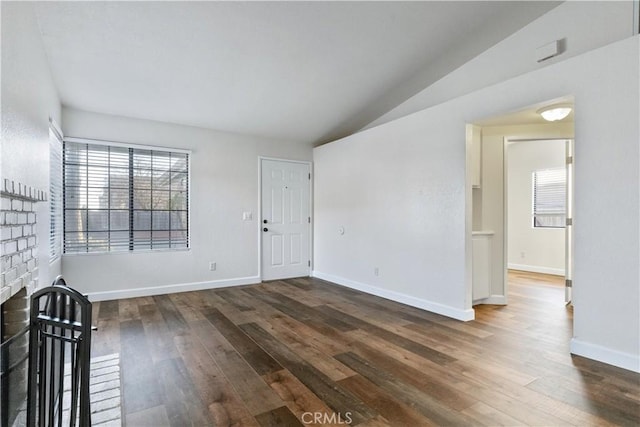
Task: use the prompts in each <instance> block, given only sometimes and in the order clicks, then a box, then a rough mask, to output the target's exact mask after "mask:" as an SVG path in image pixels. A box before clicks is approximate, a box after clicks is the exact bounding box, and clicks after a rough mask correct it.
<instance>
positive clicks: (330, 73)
mask: <svg viewBox="0 0 640 427" xmlns="http://www.w3.org/2000/svg"><path fill="white" fill-rule="evenodd" d="M557 4H558V2H544V1H543V2H535V1H534V2H529V1H515V2H493V1H470V2H463V1H453V2H447V1H442V2H437V1H426V2H339V1H338V2H320V1H317V2H41V3H38V5H37V13H38V20H39V24H40V29H41V33H42V37H43V41H44V46H45V50H46V52H47V55H48V58H49V62H50V65H51V71H52V74H53V78H54V82H55V84H56V86H57V88H58V91H59V94H60V98H61V101H62V103H63V105H66V106H69V107H73V108H78V109H83V110H88V111H94V112H99V113H105V114H116V115H122V116H128V117H135V118H143V119H150V120H157V121H163V122H170V123H178V124H185V125H192V126H200V127H205V128H211V129H217V130H223V131H229V132H237V133H243V134H250V135H259V136H264V137H270V138H277V139H282V140H287V141H299V142H301V143H308V144H315V145H317V144H320V143H323V142H327V141H330V140H333V139H336V138H338V137H342V136H345V135H348V134H350V133H353V132H355V131H357V130H359V129H361V128H362V127H363V126H365V125H366V124H368V123H370V122H371V121H373V120H375V119H376V118H378V117H379V116H381V115H382V114H384V113H386V112H387V111H389V110H390V109H392V108H393V107H395V106H397V105H399V104H400V103H402V102H403V101H404V100H406V99H408V98H409V97H410V96H412V95H413V94H415V93H417V92H418V91H420V90H421V89H423V88H425V87H427V86H428V85H430V84H431V83H433V82H435V81H436V80H438V79H439V78H440V77H442V76H444V75H446V74H447V73H448V72H450V71H452V70H453V69H455V68H457V67H459V66H460V65H462V64H463V63H464V62H466V61H468V60H470V59H471V58H473V57H475V56H476V55H478V54H479V53H481V52H483V51H484V50H486V49H487V48H489V47H491V46H492V45H494V44H495V43H497V42H498V41H500V40H502V39H504V38H505V37H507V36H508V35H510V34H512V33H513V32H515V31H516V30H518V29H519V28H522V27H523V26H525V25H526V24H527V23H529V22H531V21H532V20H534V19H535V18H537V17H539V16H540V15H542V14H543V13H545V12H546V11H548V10H550V9H551V8H553V7H555V6H557Z"/></svg>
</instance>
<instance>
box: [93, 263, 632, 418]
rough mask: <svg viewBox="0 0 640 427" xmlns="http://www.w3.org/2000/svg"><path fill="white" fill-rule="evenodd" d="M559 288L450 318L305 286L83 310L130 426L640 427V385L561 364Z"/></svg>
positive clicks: (524, 284) (567, 324)
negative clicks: (114, 374)
mask: <svg viewBox="0 0 640 427" xmlns="http://www.w3.org/2000/svg"><path fill="white" fill-rule="evenodd" d="M563 295H564V289H563V288H562V281H561V280H560V279H556V278H553V276H542V275H535V274H528V273H522V272H511V274H510V293H509V305H508V306H506V307H500V306H478V307H476V320H475V321H472V322H466V323H465V322H459V321H456V320H452V319H449V318H446V317H443V316H439V315H436V314H432V313H428V312H425V311H422V310H418V309H415V308H412V307H408V306H405V305H402V304H397V303H394V302H391V301H388V300H385V299H382V298H377V297H374V296H370V295H367V294H363V293H361V292H355V291H352V290H349V289H347V288H344V287H340V286H337V285H333V284H331V283H328V282H324V281H321V280H317V279H312V278H301V279H291V280H285V281H276V282H269V283H263V284H260V285H252V286H243V287H234V288H227V289H220V290H209V291H199V292H187V293H180V294H171V295H161V296H154V297H144V298H132V299H125V300H118V301H105V302H101V303H95V305H94V316H95V324H96V325H97V326H98V328H99V329H98V331H97V332H95V333H94V336H93V354H92V355H93V356H101V355H107V354H113V353H119V354H120V360H121V381H122V412H123V416H122V420H123V422H124V424H125V425H127V426H129V427H137V426H145V425H148V426H161V425H171V426H188V425H195V426H208V425H211V426H213V425H223V426H227V425H229V426H231V425H235V426H256V425H263V426H295V425H346V424H351V425H359V426H385V425H391V426H429V425H439V426H458V425H460V426H471V425H490V426H495V425H508V426H517V425H540V426H542V425H544V426H558V425H579V426H595V425H598V426H600V425H629V426H637V425H638V424H639V423H640V375H638V374H635V373H632V372H630V371H625V370H623V369H618V368H615V367H611V366H608V365H605V364H602V363H597V362H593V361H590V360H588V359H584V358H581V357H576V356H573V357H572V356H571V355H570V354H569V339H570V338H571V327H572V326H571V325H572V320H571V318H572V311H571V308H567V307H566V306H565V305H564V301H563Z"/></svg>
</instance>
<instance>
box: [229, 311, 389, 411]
mask: <svg viewBox="0 0 640 427" xmlns="http://www.w3.org/2000/svg"><path fill="white" fill-rule="evenodd" d="M240 327H241V328H242V330H243V331H245V332H246V333H247V335H249V336H251V337H252V338H253V339H254V340H255V341H256V342H258V343H259V344H260V345H261V346H262V347H263V348H265V349H266V350H267V351H268V352H269V353H271V354H272V355H273V356H274V357H275V358H276V359H277V360H278V361H279V362H280V364H281V365H282V366H283V367H285V368H286V369H287V370H288V371H289V372H291V373H292V374H293V375H295V376H296V377H297V378H298V379H299V380H300V382H302V383H303V384H304V385H305V386H306V387H307V388H309V390H311V391H312V392H313V393H314V394H315V395H316V396H318V397H320V398H321V399H322V400H323V401H324V402H325V403H326V404H327V406H329V407H330V408H331V409H332V410H334V411H335V412H336V413H345V412H348V411H349V412H351V413H352V418H353V420H354V422H356V423H359V422H363V421H365V420H367V419H369V418H373V417H374V416H375V415H377V413H376V412H375V411H373V410H372V409H370V408H369V407H367V406H366V405H365V404H364V403H362V401H360V400H359V399H358V398H357V397H355V396H354V395H353V394H351V393H350V392H349V391H347V390H345V389H343V388H342V387H339V386H338V385H337V384H336V383H335V382H334V381H331V379H330V378H329V377H327V376H326V375H324V374H323V373H322V372H320V371H319V370H318V369H316V368H314V367H313V366H311V365H309V364H308V363H306V362H305V361H304V360H303V359H302V358H300V357H299V356H298V355H297V354H295V353H294V352H293V351H291V350H290V349H289V348H287V347H286V346H285V345H283V344H282V343H280V342H279V341H278V340H276V339H275V338H274V337H273V336H272V335H270V334H269V333H268V332H266V331H265V330H264V329H262V328H261V327H260V326H259V325H257V324H255V323H247V324H244V325H241V326H240Z"/></svg>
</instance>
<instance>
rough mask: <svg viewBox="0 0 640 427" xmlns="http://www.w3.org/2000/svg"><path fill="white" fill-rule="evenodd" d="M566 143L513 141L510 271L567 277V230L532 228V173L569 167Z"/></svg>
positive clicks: (509, 203) (509, 197)
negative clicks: (565, 267) (565, 266)
mask: <svg viewBox="0 0 640 427" xmlns="http://www.w3.org/2000/svg"><path fill="white" fill-rule="evenodd" d="M565 156H566V155H565V140H557V139H556V140H537V141H536V140H529V141H520V142H513V143H511V144H509V146H508V152H507V159H508V160H507V169H508V171H507V181H508V186H507V189H508V193H507V206H508V213H507V216H508V218H507V223H508V226H507V229H508V232H507V234H508V244H507V248H508V249H507V260H508V265H509V268H512V269H516V270H524V271H533V272H538V273H547V274H557V275H560V276H564V258H565V254H564V249H565V230H564V228H540V227H536V228H534V227H532V216H531V209H532V206H531V203H532V200H533V194H532V193H533V192H532V173H533V172H534V171H536V170H540V169H551V168H561V167H564V164H565Z"/></svg>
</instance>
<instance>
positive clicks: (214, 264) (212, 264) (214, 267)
mask: <svg viewBox="0 0 640 427" xmlns="http://www.w3.org/2000/svg"><path fill="white" fill-rule="evenodd" d="M209 271H216V263H215V262H210V263H209Z"/></svg>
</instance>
